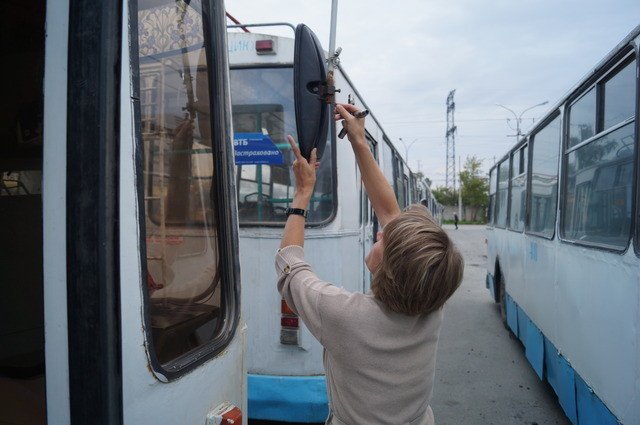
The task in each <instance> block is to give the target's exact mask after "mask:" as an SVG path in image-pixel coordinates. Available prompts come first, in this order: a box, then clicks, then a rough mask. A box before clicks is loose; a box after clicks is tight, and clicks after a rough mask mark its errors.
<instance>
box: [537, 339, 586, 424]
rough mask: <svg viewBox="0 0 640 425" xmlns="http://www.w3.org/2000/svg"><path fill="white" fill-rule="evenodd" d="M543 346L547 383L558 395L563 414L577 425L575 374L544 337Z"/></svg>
mask: <svg viewBox="0 0 640 425" xmlns="http://www.w3.org/2000/svg"><path fill="white" fill-rule="evenodd" d="M544 346H545V350H544V362H545V366H546V371H547V381H549V384H551V387H552V388H553V390H554V391H555V392H556V394H557V395H558V401H559V402H560V406H561V407H562V410H564V413H565V414H566V415H567V417H568V418H569V420H570V421H571V423H572V424H574V425H577V423H578V417H577V407H576V381H575V375H576V373H575V372H574V370H573V368H572V367H571V365H570V364H569V362H568V361H567V359H565V358H564V357H562V355H561V354H560V352H559V351H558V349H557V348H556V347H555V346H554V345H553V344H552V343H551V341H549V340H548V339H547V338H546V337H545V339H544Z"/></svg>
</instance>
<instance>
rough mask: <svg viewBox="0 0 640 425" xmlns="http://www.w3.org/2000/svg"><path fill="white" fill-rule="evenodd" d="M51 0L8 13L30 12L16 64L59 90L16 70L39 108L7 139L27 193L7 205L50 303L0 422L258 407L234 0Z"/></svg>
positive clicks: (28, 271) (17, 368) (169, 417)
mask: <svg viewBox="0 0 640 425" xmlns="http://www.w3.org/2000/svg"><path fill="white" fill-rule="evenodd" d="M35 4H37V5H38V6H37V7H36V6H35V5H34V3H30V4H29V5H28V6H24V5H22V4H21V3H15V6H12V7H15V8H16V13H15V14H16V15H18V16H17V18H19V19H17V18H16V16H7V15H6V14H3V17H2V19H3V27H4V19H5V18H6V20H7V22H11V21H14V22H15V23H14V24H12V25H13V26H14V27H15V28H16V29H17V30H21V28H20V27H21V26H25V22H28V23H29V25H28V26H26V28H24V31H23V32H20V31H18V32H17V34H18V36H19V37H20V35H24V38H23V39H18V40H16V42H15V45H16V50H18V49H21V50H22V51H21V52H18V53H19V54H22V55H26V56H25V60H18V58H19V56H12V57H13V58H14V60H15V61H16V62H15V64H16V65H18V64H20V63H22V64H24V67H19V66H16V67H15V69H16V75H20V74H21V71H20V69H21V68H22V69H28V70H29V71H30V72H31V71H32V70H33V71H34V72H35V71H37V69H38V64H44V67H43V69H44V72H43V74H44V107H42V106H40V108H39V109H38V101H40V102H41V101H42V99H38V98H37V93H38V89H37V87H33V89H32V90H31V89H29V91H28V92H25V91H23V92H22V93H20V90H21V89H20V87H29V84H33V81H38V80H37V78H36V77H34V76H32V75H31V74H30V73H26V72H22V74H24V76H25V79H28V80H29V81H24V83H22V82H20V83H19V84H18V83H17V82H19V81H20V80H15V79H14V80H12V81H13V84H14V85H15V86H16V87H15V91H16V95H15V99H13V100H11V99H9V102H11V103H12V104H15V105H18V104H20V102H21V101H18V100H19V99H22V100H24V101H25V103H26V105H25V108H26V109H25V115H24V118H18V121H16V120H14V119H13V118H15V117H19V116H21V115H20V113H16V114H15V116H14V117H12V119H11V122H12V123H13V124H11V125H13V127H12V128H10V130H12V133H11V134H16V132H15V130H16V128H17V127H16V126H19V128H20V129H21V130H20V131H21V132H22V133H23V135H22V136H21V138H17V137H16V138H15V139H11V140H10V143H9V139H5V137H3V138H2V142H3V143H4V141H5V140H7V146H6V149H7V150H6V152H13V153H14V157H15V158H16V161H14V162H15V163H14V164H6V166H5V167H4V168H5V169H3V174H2V189H0V191H1V192H2V193H4V194H5V196H6V197H7V199H9V198H10V199H11V201H10V202H7V203H4V202H1V201H2V200H1V199H0V204H6V205H7V206H8V205H9V204H10V203H14V204H16V205H17V203H19V204H21V205H23V207H20V206H16V207H15V208H13V211H12V212H10V214H9V213H7V214H5V213H4V211H5V210H2V209H0V212H1V213H2V214H1V216H2V220H3V228H4V229H5V230H7V231H8V229H10V228H12V229H13V230H12V232H13V234H9V233H6V232H4V230H3V237H6V238H12V239H13V240H15V241H18V240H20V241H22V242H20V243H9V242H7V240H8V239H5V244H4V245H5V246H7V245H9V246H15V255H16V259H18V258H19V256H21V257H23V260H21V261H22V263H16V269H15V270H13V271H11V270H9V271H8V273H11V275H9V276H3V278H2V281H3V282H2V283H3V284H4V282H7V283H8V284H9V283H10V286H11V287H13V288H16V289H17V288H23V292H24V295H25V297H26V296H28V297H29V298H28V300H30V301H31V302H32V304H33V306H31V308H29V309H27V308H26V305H27V304H26V302H25V301H20V304H16V306H17V307H19V311H16V312H15V314H16V317H18V316H17V315H18V314H20V315H21V316H22V317H24V318H25V319H24V323H22V324H20V329H21V331H23V334H22V335H20V338H19V339H20V340H22V341H23V342H22V343H21V344H19V345H20V346H16V350H14V351H15V352H13V353H7V356H6V357H7V358H9V359H14V360H11V361H10V360H7V361H4V358H5V356H4V352H3V353H2V354H3V355H2V356H0V360H1V361H0V395H1V397H0V403H3V402H4V399H5V397H4V395H5V394H12V395H13V396H12V397H13V399H10V400H9V401H8V402H7V405H8V406H9V405H12V406H13V408H11V409H8V408H6V407H7V406H5V405H4V404H3V405H2V406H0V422H2V423H4V422H7V423H19V424H46V423H48V424H56V425H58V424H62V425H64V424H98V425H100V424H105V425H106V424H144V423H153V424H166V425H173V424H185V425H186V424H194V425H195V424H228V423H236V424H239V423H246V418H242V412H243V411H246V409H245V407H246V406H245V404H246V401H245V400H246V395H245V393H244V391H245V390H244V388H245V385H244V380H245V370H244V361H243V353H244V345H245V342H244V333H245V330H244V328H243V326H242V324H241V322H240V319H239V311H240V305H239V302H240V286H239V270H238V269H239V267H238V261H237V260H238V256H237V252H238V251H237V222H236V217H235V213H234V212H235V211H236V200H235V190H234V188H233V165H232V164H233V153H232V151H231V149H232V148H233V145H232V142H231V140H232V138H231V132H230V110H229V107H228V105H229V104H230V102H229V92H228V87H227V82H228V77H227V70H226V69H227V64H226V46H225V27H224V24H225V22H224V5H223V4H222V2H211V3H209V2H208V1H202V2H199V1H198V2H196V1H192V2H190V3H189V4H187V3H183V2H182V1H177V2H176V1H174V0H162V1H160V0H159V1H155V0H140V1H139V2H137V1H132V2H122V1H81V0H71V1H70V2H62V1H60V2H56V1H51V2H47V4H46V5H45V3H44V2H36V3H35ZM10 8H11V7H10ZM18 9H19V10H18ZM45 9H46V28H47V37H46V45H45V44H44V43H45V37H44V28H45V26H44V23H45V19H44V18H45ZM36 12H38V13H41V14H42V15H41V17H42V20H41V21H40V25H41V26H40V28H39V31H40V32H39V33H34V31H32V29H31V28H30V25H31V23H32V20H33V22H36ZM25 31H26V33H24V32H25ZM23 33H24V34H23ZM34 34H40V35H41V38H40V42H41V43H42V47H40V50H39V51H40V54H41V56H42V57H41V58H33V57H31V56H33V55H34V52H38V50H37V47H35V46H31V45H28V46H24V44H25V43H29V42H32V41H33V42H34V44H35V41H37V37H35V36H34ZM21 43H22V44H21ZM27 59H28V60H27ZM27 65H28V66H27ZM32 92H33V93H32ZM40 92H41V91H40ZM26 93H28V96H27V95H25V94H26ZM32 98H33V99H32ZM32 102H33V103H34V105H35V106H33V107H32V106H31V103H32ZM4 103H5V102H4V100H3V105H4ZM40 105H42V103H40ZM3 110H4V108H3ZM38 110H40V111H43V115H44V118H43V121H44V126H42V113H41V114H40V116H39V115H38ZM2 115H4V114H2ZM39 120H40V121H39ZM39 122H40V125H38V123H39ZM4 124H5V123H4V122H3V127H5V125H4ZM9 125H10V124H8V123H7V126H9ZM42 128H44V130H43V131H41V129H42ZM3 131H4V129H3ZM39 132H40V133H42V134H43V137H38V135H39V134H40V133H39ZM7 134H9V132H7ZM18 134H19V133H18ZM3 136H4V133H3ZM2 148H3V150H4V148H5V146H4V145H3V146H2ZM1 157H2V158H3V159H4V158H8V156H5V155H2V156H1ZM40 164H41V165H40ZM39 166H41V167H42V171H41V175H42V177H41V178H39V177H38V167H39ZM12 170H15V171H12ZM9 171H11V173H9ZM40 181H41V182H42V186H41V190H40V187H39V185H38V182H40ZM5 187H6V189H5ZM40 192H41V193H42V195H41V202H42V207H41V209H39V204H38V199H36V198H40V195H39V193H40ZM0 197H2V196H0ZM27 203H29V204H30V205H31V206H30V207H28V206H27ZM38 214H40V217H39V218H38ZM32 216H34V217H32ZM18 217H22V219H21V220H23V221H24V223H25V226H28V229H27V228H26V227H24V228H23V227H20V226H17V225H16V224H15V223H18V222H19V220H18ZM7 220H10V221H11V226H9V225H7V222H6V221H7ZM14 222H15V223H14ZM39 223H41V224H43V225H42V227H39V226H38V224H39ZM39 229H41V230H39ZM38 231H41V232H42V237H40V236H39V234H38ZM39 241H42V242H41V243H42V245H41V250H40V251H39V250H38V249H37V248H38V246H37V243H38V242H39ZM27 252H31V254H30V255H25V254H26V253H27ZM40 254H41V259H39V258H40V257H39V255H40ZM25 261H29V262H30V264H25V263H24V262H25ZM39 263H40V264H39ZM39 266H41V268H40V269H39ZM18 267H20V269H19V270H18ZM2 269H3V270H4V267H3V268H2ZM3 272H4V271H3ZM38 277H40V278H41V282H40V284H39V285H40V291H41V292H43V295H40V298H39V296H38V293H37V286H38V281H37V278H38ZM32 281H33V282H32ZM32 287H33V288H36V289H34V290H32V289H31V288H32ZM42 287H44V290H43V291H42ZM38 305H39V306H40V310H41V311H42V308H43V310H44V313H43V314H42V313H41V317H42V316H43V318H40V319H38V317H37V310H38ZM21 306H25V307H24V308H22V307H21ZM32 310H33V311H35V312H36V313H32ZM0 311H3V309H2V308H0ZM38 320H39V324H38ZM2 323H5V322H4V320H2ZM42 327H43V328H44V331H43V330H42ZM10 331H11V335H15V334H16V333H15V332H14V331H15V330H10ZM7 334H8V333H7ZM0 338H4V332H3V335H0ZM14 339H15V338H14ZM0 347H3V348H5V347H7V346H6V344H5V343H4V341H0ZM16 361H19V362H20V363H21V364H17V363H16ZM3 364H4V365H6V366H8V367H7V368H5V369H4V370H3V369H2V368H1V366H2V365H3ZM11 370H13V372H11ZM8 372H11V373H8ZM44 373H46V379H44V376H43V374H44ZM10 374H11V376H9V375H10ZM45 385H46V389H45ZM3 386H4V388H3ZM12 388H13V389H12ZM16 388H17V389H16ZM45 406H46V407H45ZM45 409H46V410H45ZM243 421H244V422H243Z"/></svg>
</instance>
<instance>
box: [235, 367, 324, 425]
mask: <svg viewBox="0 0 640 425" xmlns="http://www.w3.org/2000/svg"><path fill="white" fill-rule="evenodd" d="M247 387H248V388H247V389H248V399H249V400H248V401H249V412H248V413H249V414H248V416H249V418H251V419H261V420H269V421H286V422H324V421H325V420H326V419H327V416H328V415H329V407H328V403H327V384H326V381H325V377H324V375H321V376H276V375H253V374H249V375H248V377H247Z"/></svg>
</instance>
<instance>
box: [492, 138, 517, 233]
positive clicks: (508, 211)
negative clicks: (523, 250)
mask: <svg viewBox="0 0 640 425" xmlns="http://www.w3.org/2000/svg"><path fill="white" fill-rule="evenodd" d="M512 151H513V149H510V150H509V152H508V153H507V154H506V155H505V156H504V157H502V158H501V159H500V160H499V161H498V162H497V163H496V169H497V170H498V174H497V176H496V205H499V203H498V201H497V199H498V193H499V192H500V165H501V164H502V163H503V162H504V161H509V177H508V178H507V198H506V199H507V213H506V214H507V217H506V221H505V224H504V226H501V225H499V224H498V223H497V219H498V215H497V211H498V208H496V220H494V227H497V228H498V229H505V230H506V229H508V228H509V214H510V213H511V208H510V206H511V205H510V202H509V198H510V196H509V193H510V191H511V174H512V170H511V152H512Z"/></svg>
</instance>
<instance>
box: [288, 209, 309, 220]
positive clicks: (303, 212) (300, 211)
mask: <svg viewBox="0 0 640 425" xmlns="http://www.w3.org/2000/svg"><path fill="white" fill-rule="evenodd" d="M286 213H287V217H289V216H290V215H291V214H293V215H301V216H303V217H304V218H307V214H308V213H309V211H307V210H303V209H302V208H287V210H286Z"/></svg>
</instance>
